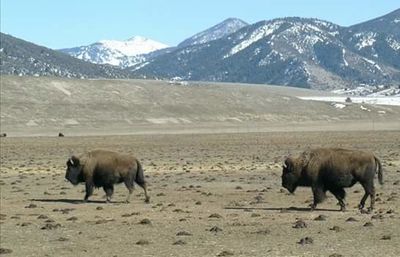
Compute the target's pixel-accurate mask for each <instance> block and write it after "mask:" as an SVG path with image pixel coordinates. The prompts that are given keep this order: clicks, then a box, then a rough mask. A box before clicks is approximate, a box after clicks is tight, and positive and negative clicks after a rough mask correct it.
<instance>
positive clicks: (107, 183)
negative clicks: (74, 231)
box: [65, 150, 150, 202]
mask: <svg viewBox="0 0 400 257" xmlns="http://www.w3.org/2000/svg"><path fill="white" fill-rule="evenodd" d="M65 178H66V179H67V180H68V181H69V182H71V183H72V184H73V185H77V184H79V183H81V182H85V187H86V194H85V198H84V200H85V201H87V200H88V199H89V197H90V196H91V195H92V194H93V189H94V187H103V189H104V191H105V192H106V201H107V202H110V200H111V196H112V194H113V193H114V184H118V183H122V182H124V184H125V186H126V188H127V189H128V191H129V194H128V196H127V198H126V202H129V199H130V196H131V194H132V192H133V188H134V182H136V183H137V184H138V185H139V186H141V187H142V188H143V190H144V194H145V202H149V200H150V197H149V196H148V195H147V185H146V181H145V179H144V174H143V168H142V165H141V164H140V162H139V161H138V160H137V159H136V158H134V157H132V156H128V155H123V154H118V153H115V152H111V151H104V150H96V151H91V152H88V153H86V154H84V155H83V156H81V157H79V158H78V157H75V156H72V157H71V158H70V159H68V161H67V170H66V174H65Z"/></svg>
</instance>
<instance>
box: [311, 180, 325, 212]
mask: <svg viewBox="0 0 400 257" xmlns="http://www.w3.org/2000/svg"><path fill="white" fill-rule="evenodd" d="M312 192H313V197H314V202H313V203H312V204H311V205H310V207H311V210H312V211H313V210H315V208H317V205H318V204H319V203H321V202H322V201H324V199H325V197H326V194H325V192H326V190H324V189H323V188H322V187H321V186H313V187H312Z"/></svg>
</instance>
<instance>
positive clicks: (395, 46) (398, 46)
mask: <svg viewBox="0 0 400 257" xmlns="http://www.w3.org/2000/svg"><path fill="white" fill-rule="evenodd" d="M386 41H387V42H388V44H389V46H390V47H391V48H392V49H393V50H395V51H399V50H400V42H398V41H396V39H394V38H393V37H388V38H387V39H386Z"/></svg>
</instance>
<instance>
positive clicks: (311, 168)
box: [282, 148, 383, 211]
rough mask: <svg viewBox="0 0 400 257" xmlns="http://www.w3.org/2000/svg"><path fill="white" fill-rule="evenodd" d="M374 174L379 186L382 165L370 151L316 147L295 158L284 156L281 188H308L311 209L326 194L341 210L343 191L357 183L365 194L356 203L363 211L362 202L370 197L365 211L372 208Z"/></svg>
mask: <svg viewBox="0 0 400 257" xmlns="http://www.w3.org/2000/svg"><path fill="white" fill-rule="evenodd" d="M376 171H378V178H379V183H380V184H383V177H382V165H381V163H380V161H379V159H378V158H377V157H376V156H375V155H374V154H373V153H370V152H364V151H357V150H346V149H339V148H319V149H313V150H310V151H305V152H303V153H302V154H301V155H300V156H299V157H298V158H293V157H288V158H286V160H285V162H284V165H283V174H282V186H283V187H284V188H286V189H287V190H289V192H291V193H293V192H294V191H295V190H296V188H297V187H298V186H304V187H311V189H312V192H313V196H314V202H313V203H312V204H311V209H312V210H313V209H315V208H316V206H317V204H318V203H321V202H322V201H323V200H324V199H325V196H326V195H325V193H326V191H330V192H331V193H332V194H333V195H334V196H335V197H336V199H337V200H338V201H339V205H340V210H341V211H344V210H345V203H344V201H343V200H344V198H345V195H346V192H345V191H344V189H343V188H345V187H351V186H353V185H354V184H355V183H356V182H360V184H361V185H362V187H363V188H364V190H365V194H364V196H363V198H362V199H361V202H360V204H359V209H360V210H361V209H363V208H364V204H365V200H366V199H367V197H368V196H370V198H371V206H370V208H369V210H372V209H373V208H374V203H375V189H374V176H375V173H376Z"/></svg>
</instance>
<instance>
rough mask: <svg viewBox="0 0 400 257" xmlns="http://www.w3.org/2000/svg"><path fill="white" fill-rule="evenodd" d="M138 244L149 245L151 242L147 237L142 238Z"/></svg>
mask: <svg viewBox="0 0 400 257" xmlns="http://www.w3.org/2000/svg"><path fill="white" fill-rule="evenodd" d="M136 244H137V245H148V244H150V242H149V241H148V240H145V239H140V240H139V241H137V242H136Z"/></svg>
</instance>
